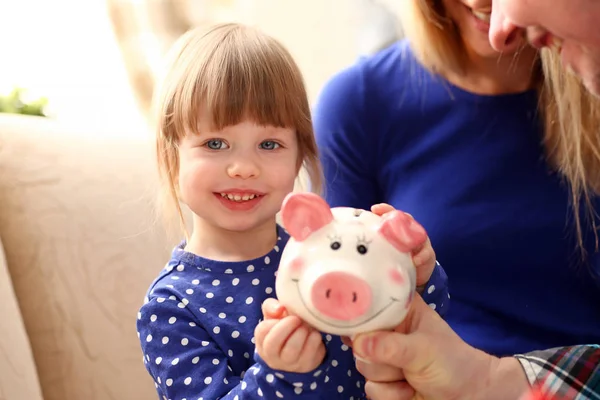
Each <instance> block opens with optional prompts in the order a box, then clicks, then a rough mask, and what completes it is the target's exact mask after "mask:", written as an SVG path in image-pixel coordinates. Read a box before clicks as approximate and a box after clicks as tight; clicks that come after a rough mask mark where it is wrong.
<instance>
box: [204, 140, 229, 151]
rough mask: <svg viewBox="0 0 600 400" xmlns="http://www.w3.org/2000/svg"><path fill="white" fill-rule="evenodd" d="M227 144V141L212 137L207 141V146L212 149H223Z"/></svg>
mask: <svg viewBox="0 0 600 400" xmlns="http://www.w3.org/2000/svg"><path fill="white" fill-rule="evenodd" d="M224 146H225V143H224V142H223V141H222V140H221V139H211V140H209V141H208V142H206V147H208V148H209V149H211V150H221V149H222V148H223V147H224Z"/></svg>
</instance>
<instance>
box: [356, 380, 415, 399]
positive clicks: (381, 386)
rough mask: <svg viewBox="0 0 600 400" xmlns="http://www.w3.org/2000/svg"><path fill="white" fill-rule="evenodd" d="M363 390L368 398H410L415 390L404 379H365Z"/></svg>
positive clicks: (413, 396)
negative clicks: (381, 380) (384, 380)
mask: <svg viewBox="0 0 600 400" xmlns="http://www.w3.org/2000/svg"><path fill="white" fill-rule="evenodd" d="M365 392H366V394H367V397H368V398H369V399H370V400H412V399H414V398H415V390H414V389H413V388H412V387H411V386H410V385H409V384H408V383H407V382H405V381H401V382H386V383H382V382H372V381H367V383H366V384H365Z"/></svg>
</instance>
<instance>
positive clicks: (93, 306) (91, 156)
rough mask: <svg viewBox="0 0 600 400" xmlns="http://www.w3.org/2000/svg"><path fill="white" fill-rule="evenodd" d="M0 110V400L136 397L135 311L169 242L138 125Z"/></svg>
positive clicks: (139, 392) (147, 393) (145, 138)
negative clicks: (100, 124)
mask: <svg viewBox="0 0 600 400" xmlns="http://www.w3.org/2000/svg"><path fill="white" fill-rule="evenodd" d="M116 126H117V128H115V130H114V131H112V132H102V131H99V130H93V129H92V128H89V129H87V130H86V129H81V127H72V126H67V125H64V124H61V123H59V122H57V121H53V120H51V119H48V118H42V117H31V116H21V115H9V114H0V241H1V244H2V246H0V315H1V316H2V318H0V400H42V399H43V400H59V399H60V400H75V399H77V400H80V399H85V400H94V399H100V400H138V399H139V400H141V399H144V400H148V399H156V398H157V395H156V392H155V388H154V383H153V382H152V379H151V378H150V377H149V376H148V374H147V373H146V370H145V368H144V364H143V362H142V352H141V350H140V346H139V344H138V338H137V333H136V326H135V321H136V315H137V311H138V308H139V306H140V305H141V304H142V302H143V298H144V295H145V291H146V289H147V288H148V285H149V284H150V282H151V280H152V279H153V278H154V277H155V276H156V274H157V273H158V271H159V270H160V269H161V268H162V267H163V266H164V263H165V262H166V260H167V258H168V256H169V253H170V249H171V246H172V245H173V244H174V242H173V241H169V240H168V239H167V237H166V236H165V234H164V233H163V232H164V229H163V226H162V225H161V223H160V222H157V220H156V218H155V212H154V211H155V210H154V198H155V190H156V179H155V177H156V172H155V171H156V169H155V164H154V159H153V153H152V149H153V145H152V140H151V139H152V137H151V135H150V134H149V133H148V132H141V133H139V134H137V133H136V134H133V133H131V132H120V131H119V130H118V125H116Z"/></svg>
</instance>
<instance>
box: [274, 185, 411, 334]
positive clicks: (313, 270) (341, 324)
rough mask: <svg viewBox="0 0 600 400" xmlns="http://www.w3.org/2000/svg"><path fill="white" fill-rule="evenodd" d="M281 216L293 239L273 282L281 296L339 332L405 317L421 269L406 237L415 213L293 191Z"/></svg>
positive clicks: (292, 308)
mask: <svg viewBox="0 0 600 400" xmlns="http://www.w3.org/2000/svg"><path fill="white" fill-rule="evenodd" d="M281 217H282V222H283V226H284V228H285V229H286V230H287V232H288V233H289V234H290V240H289V241H288V243H287V245H286V247H285V248H284V250H283V253H282V256H281V262H280V265H279V269H278V272H277V278H276V283H275V289H276V294H277V298H278V300H279V302H280V303H281V304H282V305H283V306H285V307H286V308H287V310H288V312H289V313H290V314H295V315H297V316H299V317H300V318H302V319H303V320H304V321H305V322H306V323H308V324H310V325H312V326H313V327H314V328H315V329H317V330H319V331H321V332H324V333H330V334H333V335H340V336H350V337H352V336H354V335H356V334H358V333H362V332H368V331H373V330H382V329H392V328H394V327H395V326H397V325H398V324H399V323H400V322H402V320H403V319H404V318H405V317H406V314H407V312H408V309H409V307H410V304H411V301H412V299H413V295H414V293H415V286H416V271H415V267H414V264H413V262H412V258H411V255H410V249H409V248H407V246H406V245H405V243H406V242H410V240H407V238H409V237H410V236H409V235H416V234H418V233H415V232H412V231H411V230H410V223H411V218H410V217H409V216H408V215H406V214H405V213H403V212H401V211H392V212H390V213H387V214H385V215H384V216H381V217H380V216H378V215H376V214H373V213H371V212H369V211H365V210H358V209H354V208H350V207H334V208H330V207H329V205H328V204H327V203H326V202H325V201H324V200H323V199H322V198H321V197H319V196H317V195H316V194H313V193H291V194H289V195H288V196H287V197H286V199H285V200H284V202H283V206H282V210H281Z"/></svg>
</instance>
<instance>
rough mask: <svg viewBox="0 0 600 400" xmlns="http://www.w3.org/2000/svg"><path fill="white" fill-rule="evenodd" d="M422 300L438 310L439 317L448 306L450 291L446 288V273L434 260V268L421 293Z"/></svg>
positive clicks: (442, 315)
mask: <svg viewBox="0 0 600 400" xmlns="http://www.w3.org/2000/svg"><path fill="white" fill-rule="evenodd" d="M421 296H422V297H423V300H424V301H425V302H426V303H427V304H428V305H429V307H431V308H433V309H434V310H436V311H437V312H438V314H439V315H440V316H441V317H444V316H445V315H446V314H447V312H448V308H449V306H450V292H449V290H448V275H446V271H444V268H443V267H442V266H441V265H440V263H439V262H437V261H436V262H435V268H434V269H433V273H432V274H431V277H430V278H429V281H427V283H426V284H425V285H424V287H423V292H422V293H421Z"/></svg>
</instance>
